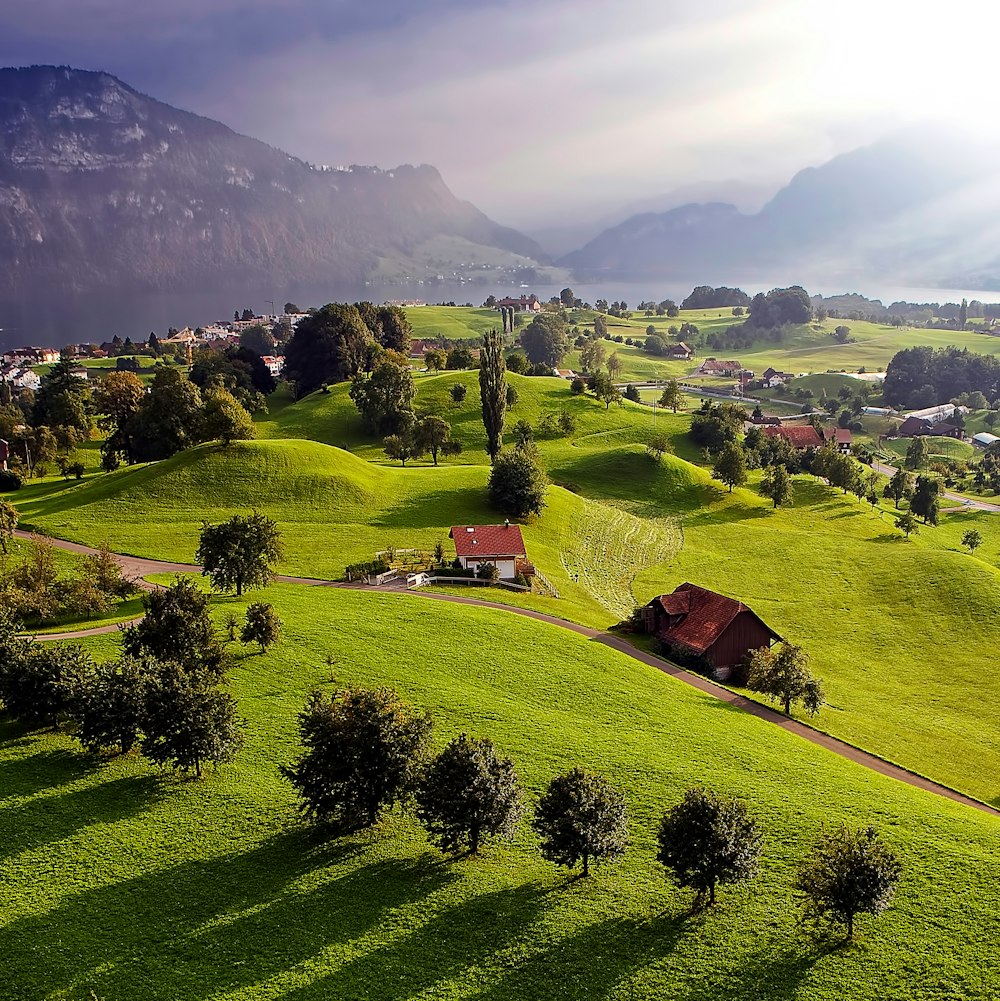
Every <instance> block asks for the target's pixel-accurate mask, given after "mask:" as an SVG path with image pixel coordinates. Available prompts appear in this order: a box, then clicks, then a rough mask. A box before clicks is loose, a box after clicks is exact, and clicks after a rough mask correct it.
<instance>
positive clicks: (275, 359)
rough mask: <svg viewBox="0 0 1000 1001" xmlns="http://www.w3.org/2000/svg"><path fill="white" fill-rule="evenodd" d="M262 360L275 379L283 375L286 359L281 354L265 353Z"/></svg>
mask: <svg viewBox="0 0 1000 1001" xmlns="http://www.w3.org/2000/svg"><path fill="white" fill-rule="evenodd" d="M260 360H261V361H262V362H263V363H264V365H265V367H266V368H267V370H268V372H270V373H271V375H273V376H274V378H275V379H277V378H278V376H279V375H281V372H282V370H283V369H284V367H285V359H284V358H283V357H281V355H263V356H262V357H261V359H260Z"/></svg>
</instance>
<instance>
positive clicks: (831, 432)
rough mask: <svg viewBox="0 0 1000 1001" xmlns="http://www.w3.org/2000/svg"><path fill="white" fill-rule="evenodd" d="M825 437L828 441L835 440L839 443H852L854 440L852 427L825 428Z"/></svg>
mask: <svg viewBox="0 0 1000 1001" xmlns="http://www.w3.org/2000/svg"><path fill="white" fill-rule="evenodd" d="M823 437H824V438H825V439H826V440H827V441H835V442H836V443H837V444H838V445H850V444H851V442H852V441H854V435H853V434H851V429H850V428H823Z"/></svg>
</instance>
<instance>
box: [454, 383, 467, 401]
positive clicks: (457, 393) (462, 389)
mask: <svg viewBox="0 0 1000 1001" xmlns="http://www.w3.org/2000/svg"><path fill="white" fill-rule="evenodd" d="M468 392H469V387H468V386H466V385H465V383H462V382H456V383H455V385H454V386H452V387H451V398H452V399H453V400H454V401H455V402H456V403H462V402H463V401H464V400H465V397H466V395H467V394H468Z"/></svg>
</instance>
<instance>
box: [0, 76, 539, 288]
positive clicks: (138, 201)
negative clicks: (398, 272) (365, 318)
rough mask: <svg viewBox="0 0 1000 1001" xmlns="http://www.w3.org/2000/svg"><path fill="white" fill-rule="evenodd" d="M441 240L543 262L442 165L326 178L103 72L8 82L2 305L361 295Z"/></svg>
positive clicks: (0, 102)
mask: <svg viewBox="0 0 1000 1001" xmlns="http://www.w3.org/2000/svg"><path fill="white" fill-rule="evenodd" d="M442 235H444V236H457V237H461V238H463V239H464V240H468V241H470V242H472V243H475V244H480V245H485V246H489V247H497V248H501V249H503V250H505V251H509V252H511V253H514V254H520V255H524V256H526V257H529V258H532V259H534V260H541V259H542V257H543V255H542V252H541V250H540V248H538V246H537V245H536V244H535V243H534V242H533V241H531V240H530V239H528V238H527V237H525V236H522V235H521V234H519V233H517V232H515V231H514V230H510V229H506V228H504V227H502V226H499V225H497V224H496V223H494V222H493V221H492V220H490V219H488V218H487V217H486V216H485V215H483V214H482V213H481V212H479V211H478V210H477V209H476V208H475V207H474V206H473V205H470V204H469V203H468V202H462V201H459V200H458V199H456V198H455V197H454V195H452V193H451V192H450V191H449V190H448V188H447V187H446V185H445V184H444V181H443V180H442V179H441V176H440V175H439V174H438V172H437V171H436V170H435V169H434V168H433V167H429V166H419V167H411V166H403V167H398V168H396V169H395V170H390V171H384V170H379V169H377V168H374V167H351V168H348V169H337V170H330V169H320V168H316V167H313V166H311V165H309V164H307V163H305V162H303V161H301V160H298V159H296V158H295V157H292V156H289V155H288V154H286V153H283V152H281V151H280V150H277V149H274V148H272V147H270V146H267V145H266V144H264V143H261V142H258V141H257V140H255V139H250V138H247V137H246V136H241V135H238V134H237V133H235V132H233V131H232V130H231V129H229V128H227V127H226V126H224V125H221V124H220V123H218V122H214V121H211V120H209V119H205V118H201V117H199V116H197V115H193V114H190V113H188V112H185V111H179V110H177V109H176V108H172V107H170V106H168V105H166V104H162V103H160V102H159V101H155V100H153V99H151V98H148V97H145V96H143V95H142V94H139V93H137V92H136V91H134V90H132V89H131V88H130V87H128V86H126V85H125V84H123V83H122V82H121V81H120V80H117V79H115V78H114V77H112V76H109V75H108V74H104V73H91V72H85V71H80V70H73V69H68V68H56V67H31V68H28V69H4V70H0V293H4V292H7V293H15V294H19V293H23V292H26V291H32V290H44V289H46V288H50V287H53V286H57V287H59V288H61V289H63V290H68V289H73V290H89V289H95V288H105V287H107V288H117V289H128V290H139V289H172V290H178V289H184V288H191V289H205V288H211V287H214V286H218V285H225V284H228V283H237V282H246V281H247V280H248V279H249V280H254V279H256V278H258V277H260V278H262V279H263V278H266V279H269V280H271V281H274V282H292V281H300V282H325V281H330V282H353V281H359V280H361V279H363V278H364V277H365V276H366V275H367V274H368V273H369V272H370V271H371V270H372V269H373V268H374V267H375V266H376V264H377V262H378V261H379V259H380V258H384V257H392V258H394V259H405V258H406V257H407V255H409V254H410V253H412V252H413V250H414V249H415V248H417V247H418V246H419V245H420V244H421V243H423V242H424V241H427V240H429V239H432V238H434V237H436V236H442Z"/></svg>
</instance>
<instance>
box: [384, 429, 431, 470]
mask: <svg viewBox="0 0 1000 1001" xmlns="http://www.w3.org/2000/svg"><path fill="white" fill-rule="evenodd" d="M382 448H383V450H384V451H385V454H386V456H388V458H390V459H398V460H399V462H400V463H401V464H402V465H403V466H405V465H406V460H407V459H419V458H420V456H421V455H423V454H424V453H425V452H426V451H427V449H426V448H425V447H424V443H423V441H422V440H421V439H419V438H418V437H417V435H416V434H415V433H414V432H413V431H410V430H408V431H404V432H403V433H402V434H391V435H389V436H388V437H387V438H383V439H382Z"/></svg>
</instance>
